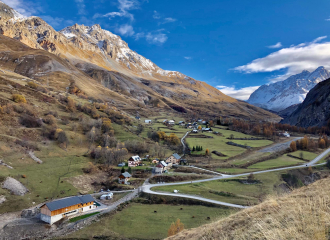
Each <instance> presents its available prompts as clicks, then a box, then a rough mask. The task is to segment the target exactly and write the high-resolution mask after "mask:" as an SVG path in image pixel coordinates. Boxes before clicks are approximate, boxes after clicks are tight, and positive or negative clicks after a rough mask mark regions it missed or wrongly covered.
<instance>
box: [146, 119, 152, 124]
mask: <svg viewBox="0 0 330 240" xmlns="http://www.w3.org/2000/svg"><path fill="white" fill-rule="evenodd" d="M144 123H147V124H151V123H152V121H151V120H148V119H146V120H144Z"/></svg>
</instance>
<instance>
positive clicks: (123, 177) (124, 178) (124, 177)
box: [118, 172, 132, 184]
mask: <svg viewBox="0 0 330 240" xmlns="http://www.w3.org/2000/svg"><path fill="white" fill-rule="evenodd" d="M131 177H132V175H131V174H129V173H128V172H124V173H122V174H120V175H119V177H118V183H119V184H130V183H129V180H130V178H131Z"/></svg>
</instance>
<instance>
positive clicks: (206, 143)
mask: <svg viewBox="0 0 330 240" xmlns="http://www.w3.org/2000/svg"><path fill="white" fill-rule="evenodd" d="M217 131H218V132H221V133H222V134H223V136H217V135H215V134H213V133H202V134H204V135H206V136H212V137H213V138H193V137H188V138H186V142H187V143H188V145H189V146H190V148H192V147H193V146H202V147H203V152H193V154H201V153H205V150H206V149H207V148H208V149H209V150H210V152H212V151H218V152H221V153H223V154H225V155H227V157H219V156H217V155H215V154H213V153H212V158H213V159H227V158H229V157H233V156H236V155H239V154H241V153H243V152H245V151H246V149H244V148H241V147H235V146H231V145H228V144H226V142H229V141H232V140H229V139H227V137H229V136H230V135H231V134H233V135H234V136H235V137H240V138H241V137H247V138H248V137H252V136H250V135H246V134H243V133H238V132H234V131H230V130H224V129H217ZM235 134H236V135H237V136H236V135H235ZM191 136H194V135H193V134H192V135H191ZM233 142H236V143H239V144H242V145H245V143H246V144H247V145H248V146H251V147H262V146H267V145H270V144H272V143H273V142H272V141H269V140H250V141H249V140H246V141H245V140H233Z"/></svg>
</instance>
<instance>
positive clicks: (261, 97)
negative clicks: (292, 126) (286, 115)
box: [247, 67, 330, 112]
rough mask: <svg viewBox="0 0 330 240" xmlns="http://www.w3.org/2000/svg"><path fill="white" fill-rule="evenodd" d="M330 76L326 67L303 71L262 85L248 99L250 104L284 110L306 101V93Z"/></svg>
mask: <svg viewBox="0 0 330 240" xmlns="http://www.w3.org/2000/svg"><path fill="white" fill-rule="evenodd" d="M329 77H330V73H329V71H328V70H326V69H325V68H324V67H319V68H317V69H316V70H315V71H314V72H309V71H303V72H301V73H299V74H297V75H293V76H291V77H289V78H288V79H286V80H284V81H280V82H276V83H272V84H269V85H262V86H261V87H259V88H258V89H257V90H256V91H255V92H253V93H252V94H251V96H250V98H249V100H248V101H247V102H248V103H250V104H253V105H255V106H259V107H262V108H265V109H269V110H272V111H276V112H279V111H282V110H284V109H286V108H288V107H290V106H292V105H296V104H299V103H301V102H303V101H304V99H305V97H306V94H307V93H308V92H309V91H310V90H311V89H312V88H313V87H314V86H315V85H316V84H318V83H319V82H322V81H324V80H325V79H328V78H329Z"/></svg>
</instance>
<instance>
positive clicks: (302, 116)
mask: <svg viewBox="0 0 330 240" xmlns="http://www.w3.org/2000/svg"><path fill="white" fill-rule="evenodd" d="M329 120H330V79H327V80H325V81H322V82H320V83H318V84H317V85H316V86H315V87H314V88H312V90H310V91H309V93H308V94H307V96H306V99H305V100H304V101H303V103H301V104H299V105H298V106H297V108H296V109H295V110H294V111H293V113H291V114H290V115H289V116H288V117H286V118H284V119H283V120H282V123H288V124H290V125H295V126H299V127H313V126H319V127H322V126H326V125H328V126H329V124H330V122H329Z"/></svg>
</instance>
